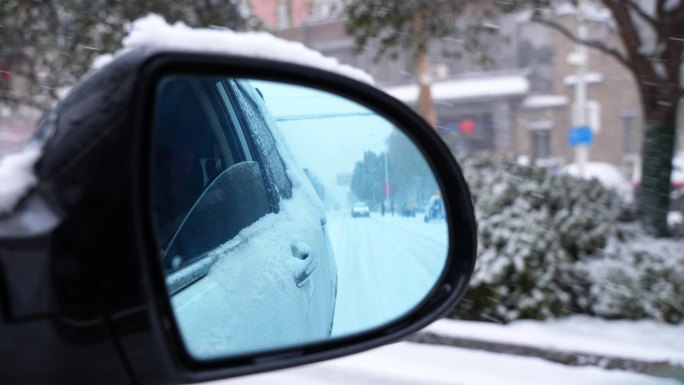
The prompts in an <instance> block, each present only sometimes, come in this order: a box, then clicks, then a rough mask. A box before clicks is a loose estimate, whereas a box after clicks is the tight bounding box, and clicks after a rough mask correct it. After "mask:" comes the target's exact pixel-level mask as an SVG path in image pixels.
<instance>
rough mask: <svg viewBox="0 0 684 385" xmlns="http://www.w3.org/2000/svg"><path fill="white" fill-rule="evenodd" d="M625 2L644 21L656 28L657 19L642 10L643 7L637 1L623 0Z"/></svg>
mask: <svg viewBox="0 0 684 385" xmlns="http://www.w3.org/2000/svg"><path fill="white" fill-rule="evenodd" d="M624 2H625V4H627V6H628V7H629V8H630V9H631V10H633V11H634V12H635V13H636V14H637V15H639V17H641V18H642V19H643V20H644V21H646V22H647V23H648V24H650V25H651V27H653V28H654V29H656V30H657V29H658V20H657V19H656V18H655V17H653V16H652V15H649V14H648V13H646V11H644V9H643V8H641V6H640V5H639V4H637V3H635V2H634V0H624Z"/></svg>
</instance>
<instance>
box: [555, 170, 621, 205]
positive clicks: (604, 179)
mask: <svg viewBox="0 0 684 385" xmlns="http://www.w3.org/2000/svg"><path fill="white" fill-rule="evenodd" d="M561 172H562V173H564V174H568V175H572V176H574V177H578V178H579V177H580V169H579V166H578V165H577V164H576V163H571V164H568V165H567V166H565V167H563V169H562V170H561ZM581 177H583V178H584V179H597V180H598V181H599V182H601V184H602V185H604V186H605V187H607V188H610V189H613V190H615V191H617V192H618V193H619V194H620V195H621V196H623V197H629V195H630V194H631V190H632V188H631V185H630V184H629V182H627V179H625V177H624V176H623V175H622V173H621V172H620V170H618V169H617V167H615V166H613V165H612V164H610V163H605V162H587V164H586V165H585V166H584V175H582V176H581Z"/></svg>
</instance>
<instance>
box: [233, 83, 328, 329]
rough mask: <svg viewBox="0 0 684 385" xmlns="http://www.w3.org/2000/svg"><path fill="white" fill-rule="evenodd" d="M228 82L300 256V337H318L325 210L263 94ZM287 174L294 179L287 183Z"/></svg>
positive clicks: (323, 311) (324, 308)
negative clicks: (304, 305)
mask: <svg viewBox="0 0 684 385" xmlns="http://www.w3.org/2000/svg"><path fill="white" fill-rule="evenodd" d="M227 83H228V86H229V87H230V89H231V90H232V94H233V95H234V96H235V103H236V105H237V107H238V109H240V110H241V114H239V116H241V117H242V118H243V119H244V123H243V125H244V126H246V127H248V128H249V131H250V135H252V137H253V139H254V142H255V143H257V144H258V146H257V147H258V149H259V151H260V152H261V153H260V155H261V157H262V159H263V162H262V164H263V165H264V166H265V170H264V174H265V175H266V176H267V177H268V178H272V180H273V185H274V186H275V187H276V188H277V189H278V192H279V194H278V195H279V197H280V199H281V200H280V207H279V209H280V210H282V211H283V213H282V215H281V219H280V220H281V221H282V222H281V223H279V225H281V226H285V227H287V228H288V230H289V232H288V237H289V242H290V249H291V251H292V255H293V256H294V257H295V258H296V259H301V260H303V261H305V266H306V269H305V270H304V271H300V272H299V273H297V274H299V278H298V280H297V285H298V286H299V287H301V288H302V289H303V290H304V291H306V293H307V294H308V296H309V298H310V304H309V308H308V309H306V313H305V317H306V320H305V324H304V325H303V326H302V329H301V331H300V335H299V339H300V340H301V341H306V340H313V339H320V337H321V336H325V335H329V334H330V332H331V330H332V324H333V318H334V317H333V316H334V309H335V299H336V294H337V293H336V292H337V268H336V263H335V257H334V253H333V251H332V247H331V245H330V240H329V238H328V235H327V233H326V231H327V230H326V223H327V220H326V216H325V211H324V209H323V205H322V202H321V201H320V198H319V197H318V195H317V194H316V192H315V190H314V188H313V186H312V185H311V182H310V181H309V179H308V177H307V176H306V174H305V173H304V171H303V170H302V169H301V167H300V166H299V165H298V164H297V162H296V160H295V159H293V157H292V155H291V154H290V152H289V150H288V149H287V148H286V146H285V140H284V139H283V138H282V135H281V134H280V131H279V127H278V126H277V124H276V122H275V120H274V119H273V117H272V116H271V113H270V111H269V110H268V109H267V107H266V104H265V102H264V97H267V95H266V96H264V95H262V94H261V93H260V92H259V91H258V90H256V89H255V88H254V87H253V86H252V85H251V83H250V82H248V81H246V80H238V81H229V82H227ZM290 178H294V179H295V180H296V181H297V183H296V185H295V186H293V183H292V181H291V180H290Z"/></svg>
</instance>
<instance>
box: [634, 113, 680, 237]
mask: <svg viewBox="0 0 684 385" xmlns="http://www.w3.org/2000/svg"><path fill="white" fill-rule="evenodd" d="M676 109H677V104H676V103H674V106H673V110H674V112H672V113H671V114H668V115H670V116H669V117H668V118H667V119H651V118H649V111H646V115H647V116H646V128H645V131H644V141H643V148H642V156H641V158H642V161H641V183H640V185H639V191H638V195H637V212H638V215H639V219H640V221H641V223H642V225H643V226H644V228H645V229H646V231H647V232H649V233H650V234H653V235H655V236H658V237H666V236H668V235H669V229H668V225H667V213H668V211H669V209H670V189H671V182H670V175H671V174H672V158H673V156H674V149H675V142H676V140H677V138H676V133H677V131H676V124H675V122H676Z"/></svg>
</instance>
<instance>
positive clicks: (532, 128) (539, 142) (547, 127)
mask: <svg viewBox="0 0 684 385" xmlns="http://www.w3.org/2000/svg"><path fill="white" fill-rule="evenodd" d="M527 129H528V130H529V132H530V152H531V153H530V155H531V156H532V159H533V160H538V159H549V158H551V130H552V129H553V121H551V120H540V121H534V122H529V123H528V124H527Z"/></svg>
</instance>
